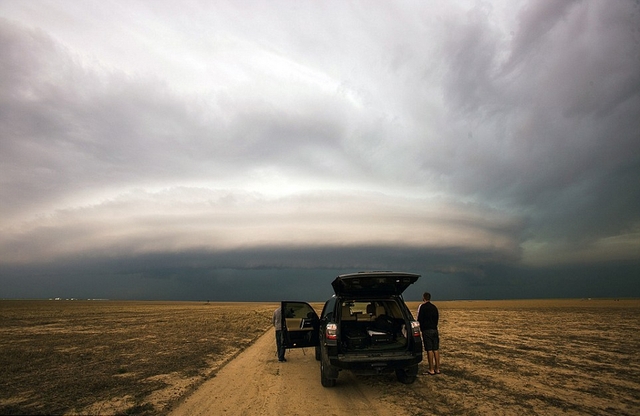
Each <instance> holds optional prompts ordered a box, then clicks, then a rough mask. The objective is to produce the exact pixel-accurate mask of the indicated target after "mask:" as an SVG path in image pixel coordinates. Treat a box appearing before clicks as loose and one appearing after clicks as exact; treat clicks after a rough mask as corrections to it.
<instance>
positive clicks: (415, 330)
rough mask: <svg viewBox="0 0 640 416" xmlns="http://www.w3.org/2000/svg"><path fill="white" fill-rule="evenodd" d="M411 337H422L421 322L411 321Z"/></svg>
mask: <svg viewBox="0 0 640 416" xmlns="http://www.w3.org/2000/svg"><path fill="white" fill-rule="evenodd" d="M411 335H413V336H414V337H419V336H420V322H418V321H411Z"/></svg>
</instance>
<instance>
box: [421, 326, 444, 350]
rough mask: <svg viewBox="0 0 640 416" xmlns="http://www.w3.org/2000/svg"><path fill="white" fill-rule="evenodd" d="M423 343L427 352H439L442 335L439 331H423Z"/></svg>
mask: <svg viewBox="0 0 640 416" xmlns="http://www.w3.org/2000/svg"><path fill="white" fill-rule="evenodd" d="M422 343H423V344H424V350H425V351H438V350H439V349H440V335H438V330H437V329H425V330H424V331H422Z"/></svg>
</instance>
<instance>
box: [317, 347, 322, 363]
mask: <svg viewBox="0 0 640 416" xmlns="http://www.w3.org/2000/svg"><path fill="white" fill-rule="evenodd" d="M321 358H322V351H320V345H316V361H320V359H321Z"/></svg>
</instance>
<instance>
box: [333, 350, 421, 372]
mask: <svg viewBox="0 0 640 416" xmlns="http://www.w3.org/2000/svg"><path fill="white" fill-rule="evenodd" d="M421 361H422V354H418V355H411V354H399V355H392V356H385V357H371V356H363V355H351V354H348V355H339V356H337V357H329V362H330V363H331V365H332V366H335V367H338V368H341V369H345V370H351V371H354V372H357V373H361V374H380V373H384V372H392V371H395V370H396V369H399V368H402V369H406V368H408V367H411V366H415V365H418V364H419V363H420V362H421Z"/></svg>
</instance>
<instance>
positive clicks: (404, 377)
mask: <svg viewBox="0 0 640 416" xmlns="http://www.w3.org/2000/svg"><path fill="white" fill-rule="evenodd" d="M396 377H398V381H399V382H400V383H402V384H413V382H414V381H416V376H415V374H410V373H409V372H408V371H407V369H405V368H398V369H397V370H396Z"/></svg>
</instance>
